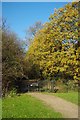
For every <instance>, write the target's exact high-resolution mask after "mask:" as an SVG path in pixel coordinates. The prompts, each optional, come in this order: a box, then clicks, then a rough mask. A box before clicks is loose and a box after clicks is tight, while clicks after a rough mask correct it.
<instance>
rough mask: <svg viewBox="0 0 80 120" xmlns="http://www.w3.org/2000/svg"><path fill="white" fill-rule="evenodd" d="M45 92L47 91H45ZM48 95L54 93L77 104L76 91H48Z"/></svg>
mask: <svg viewBox="0 0 80 120" xmlns="http://www.w3.org/2000/svg"><path fill="white" fill-rule="evenodd" d="M46 94H47V93H46ZM48 94H50V95H54V96H57V97H60V98H63V99H65V100H67V101H70V102H72V103H74V104H76V105H78V92H68V93H48Z"/></svg>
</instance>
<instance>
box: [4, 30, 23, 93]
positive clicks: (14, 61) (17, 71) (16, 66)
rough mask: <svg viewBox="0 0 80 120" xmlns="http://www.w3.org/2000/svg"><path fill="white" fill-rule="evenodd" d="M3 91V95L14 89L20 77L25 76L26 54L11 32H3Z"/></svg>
mask: <svg viewBox="0 0 80 120" xmlns="http://www.w3.org/2000/svg"><path fill="white" fill-rule="evenodd" d="M2 54H3V55H2V70H3V74H2V78H3V82H2V89H3V94H5V93H6V92H8V90H11V89H13V87H14V86H15V81H16V80H17V78H18V77H20V78H21V77H23V76H24V67H23V58H24V53H23V49H22V47H21V44H20V42H19V39H18V38H17V36H16V35H15V34H14V33H12V32H11V31H7V30H2Z"/></svg>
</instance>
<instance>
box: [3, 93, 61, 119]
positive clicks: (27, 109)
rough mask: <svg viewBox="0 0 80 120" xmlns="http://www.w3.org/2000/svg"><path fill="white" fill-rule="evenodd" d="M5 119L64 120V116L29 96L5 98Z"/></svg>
mask: <svg viewBox="0 0 80 120" xmlns="http://www.w3.org/2000/svg"><path fill="white" fill-rule="evenodd" d="M2 103H3V112H2V117H3V118H62V115H61V114H60V113H58V112H55V111H54V110H53V109H52V108H49V106H47V105H45V104H44V103H43V102H42V101H40V100H37V99H36V98H34V97H31V96H29V95H27V94H23V95H21V96H15V97H12V98H11V97H7V98H4V99H3V101H2Z"/></svg>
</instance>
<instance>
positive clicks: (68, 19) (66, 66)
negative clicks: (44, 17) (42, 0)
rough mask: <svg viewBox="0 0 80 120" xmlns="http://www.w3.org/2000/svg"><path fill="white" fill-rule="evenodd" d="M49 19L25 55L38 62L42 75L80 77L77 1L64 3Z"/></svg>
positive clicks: (64, 77)
mask: <svg viewBox="0 0 80 120" xmlns="http://www.w3.org/2000/svg"><path fill="white" fill-rule="evenodd" d="M49 19H50V22H48V23H46V24H45V25H44V26H43V28H42V29H41V30H39V33H37V34H35V36H34V40H33V42H32V43H31V45H30V47H29V50H28V54H27V56H26V57H27V58H28V60H30V59H32V64H36V65H38V66H39V69H40V71H42V76H43V78H46V79H53V78H54V79H56V80H57V79H62V80H65V81H68V80H80V75H79V67H80V65H79V50H80V44H79V43H80V42H79V38H78V31H79V27H78V21H79V16H78V3H77V2H73V3H69V4H67V5H65V6H64V7H63V8H60V9H58V10H56V11H55V12H54V14H53V15H51V16H50V18H49ZM30 56H31V57H30ZM29 58H30V59H29Z"/></svg>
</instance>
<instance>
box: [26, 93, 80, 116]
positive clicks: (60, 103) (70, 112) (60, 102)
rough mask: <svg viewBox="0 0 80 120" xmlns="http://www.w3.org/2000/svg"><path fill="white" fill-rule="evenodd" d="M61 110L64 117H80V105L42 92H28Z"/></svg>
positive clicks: (58, 110)
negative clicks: (79, 111) (79, 108)
mask: <svg viewBox="0 0 80 120" xmlns="http://www.w3.org/2000/svg"><path fill="white" fill-rule="evenodd" d="M28 95H31V96H33V97H36V98H37V99H39V100H42V101H43V102H44V103H46V104H47V105H49V106H50V107H52V108H54V110H55V111H57V112H60V113H61V114H62V116H63V117H64V118H78V106H77V105H75V104H73V103H71V102H68V101H66V100H64V99H62V98H59V97H56V96H52V95H46V94H42V93H37V92H34V93H28Z"/></svg>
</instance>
